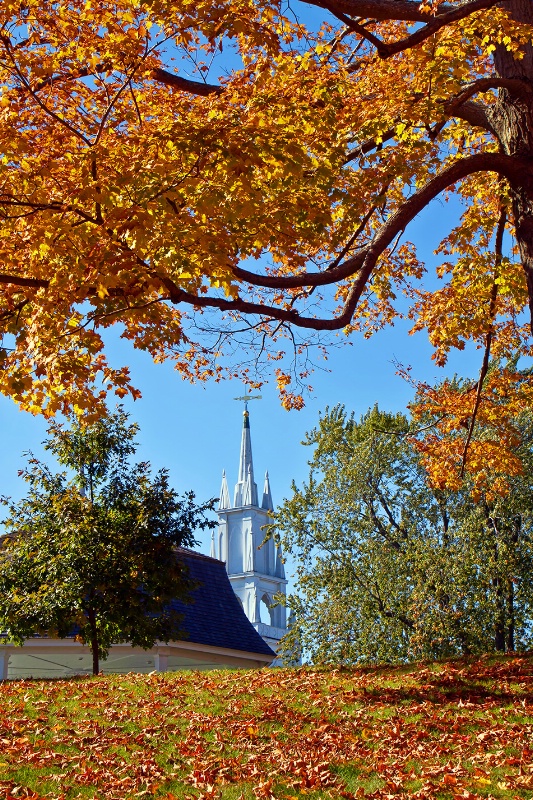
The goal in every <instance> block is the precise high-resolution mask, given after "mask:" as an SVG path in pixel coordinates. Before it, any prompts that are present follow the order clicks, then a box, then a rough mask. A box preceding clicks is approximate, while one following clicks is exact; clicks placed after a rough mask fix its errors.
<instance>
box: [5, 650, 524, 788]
mask: <svg viewBox="0 0 533 800" xmlns="http://www.w3.org/2000/svg"><path fill="white" fill-rule="evenodd" d="M532 682H533V663H532V658H531V656H529V657H517V656H513V657H505V658H503V657H502V658H500V659H492V660H488V659H480V660H471V661H470V662H468V661H466V662H448V663H442V664H438V665H426V666H424V665H422V666H418V667H416V666H410V667H397V668H391V667H388V668H366V669H363V668H362V669H346V670H345V669H320V670H317V669H309V668H304V669H299V670H268V669H266V670H263V671H260V672H240V673H233V672H210V673H203V674H202V673H174V674H153V673H151V674H150V675H138V676H133V675H128V676H115V677H113V678H97V679H86V678H80V679H72V680H70V681H49V682H37V681H35V682H33V681H20V682H18V681H17V682H9V683H4V684H3V685H2V686H1V687H0V699H1V703H2V709H3V715H2V718H1V719H0V765H1V766H0V776H2V778H1V779H0V789H1V791H2V792H3V794H2V797H3V798H5V800H14V798H17V800H20V798H29V799H31V800H43V799H44V798H61V800H67V799H68V798H74V797H78V796H81V795H80V794H79V793H80V791H81V790H84V792H85V793H84V794H83V796H84V797H86V796H88V797H94V798H98V800H126V798H133V797H148V796H154V797H160V798H165V800H174V798H177V797H180V798H181V797H184V796H186V797H188V798H190V800H193V798H194V799H195V800H218V798H222V797H225V796H226V795H225V791H226V789H227V788H228V787H231V786H233V787H235V790H236V792H240V794H239V795H238V796H239V797H240V798H242V800H245V798H250V799H251V800H253V798H256V799H257V800H282V798H283V800H294V799H295V798H298V797H309V798H331V799H332V800H336V799H337V798H338V799H339V800H340V798H345V800H354V798H362V797H368V798H374V799H375V800H395V798H404V797H406V796H408V797H413V798H419V799H420V800H425V799H426V798H427V800H431V799H432V798H437V797H448V798H455V800H474V798H478V797H486V796H487V795H489V796H490V797H492V798H498V797H505V798H509V797H512V798H525V797H529V796H530V794H531V791H532V790H533V761H532V759H533V747H532V735H533V704H532V696H533V695H532ZM17 770H20V772H19V774H18V776H17ZM231 796H232V797H236V796H237V794H236V793H234V794H232V795H231Z"/></svg>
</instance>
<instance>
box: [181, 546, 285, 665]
mask: <svg viewBox="0 0 533 800" xmlns="http://www.w3.org/2000/svg"><path fill="white" fill-rule="evenodd" d="M178 553H179V557H180V558H181V559H182V560H183V562H184V563H185V564H186V566H187V569H188V571H189V577H190V578H192V580H193V581H195V583H198V584H199V586H198V588H197V589H195V590H194V591H193V592H192V602H191V603H189V604H187V603H181V602H180V601H179V600H174V601H173V603H172V605H173V607H174V608H175V609H176V610H178V611H179V612H180V613H181V614H183V615H184V619H183V623H182V627H183V629H184V630H185V631H187V633H188V634H189V635H188V637H187V639H185V641H187V642H195V643H196V644H207V645H211V646H212V647H227V648H229V649H231V650H244V651H247V652H249V653H263V654H264V655H268V656H272V658H273V659H274V658H275V657H276V654H275V653H274V652H273V651H272V650H271V649H270V647H269V646H268V645H267V643H266V642H265V641H264V640H263V639H262V638H261V636H259V634H258V633H257V631H256V630H255V628H254V627H253V625H252V624H251V622H250V621H249V620H248V617H247V616H246V614H245V613H244V611H243V609H242V606H241V604H240V603H239V601H238V599H237V596H236V594H235V592H234V591H233V589H232V588H231V583H230V582H229V578H228V573H227V572H226V567H225V564H224V562H223V561H218V560H217V559H215V558H209V556H204V555H202V554H201V553H196V552H195V551H194V550H187V549H185V548H181V547H180V548H179V550H178Z"/></svg>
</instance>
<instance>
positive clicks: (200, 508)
mask: <svg viewBox="0 0 533 800" xmlns="http://www.w3.org/2000/svg"><path fill="white" fill-rule="evenodd" d="M136 432H137V426H136V425H130V424H128V421H127V415H126V414H125V413H124V412H123V411H121V410H118V411H117V412H116V413H115V414H112V415H110V416H109V417H108V418H106V419H104V420H101V421H98V422H96V423H94V424H93V425H92V426H90V427H82V426H80V425H79V423H76V424H74V425H73V426H72V427H71V428H70V429H66V428H65V427H63V426H61V425H58V424H54V425H52V426H51V428H50V430H49V433H50V437H49V439H48V440H47V442H46V446H47V449H49V450H51V451H52V452H53V453H54V454H55V455H56V456H57V458H58V461H59V462H60V464H62V465H63V466H66V467H67V468H68V469H69V470H70V471H71V477H70V478H69V476H68V475H67V474H66V473H53V472H52V471H51V470H50V469H49V468H48V467H47V466H46V465H45V464H42V463H40V462H39V461H37V460H36V459H34V458H31V459H30V465H29V468H28V470H27V471H26V472H25V473H24V479H25V480H26V481H27V482H28V484H29V487H30V490H29V493H28V496H27V497H26V498H25V499H23V500H22V501H20V502H18V503H12V502H9V501H8V500H4V502H5V503H6V504H7V505H8V506H9V517H8V519H7V520H5V526H6V535H5V536H4V537H3V538H2V539H1V541H0V626H1V628H2V630H3V631H4V632H5V633H7V635H8V636H9V637H10V638H11V639H12V640H13V641H14V642H15V643H16V644H23V642H24V640H25V639H27V638H28V637H30V636H32V635H33V634H35V633H41V634H42V633H47V634H48V635H50V636H53V635H56V636H58V637H59V638H64V637H66V636H73V635H75V636H76V637H77V639H78V640H79V641H81V642H83V643H84V644H87V645H89V647H90V648H91V651H92V655H93V672H94V674H97V673H98V670H99V661H100V659H101V658H105V657H106V655H107V652H108V650H109V647H110V646H111V645H112V644H113V643H116V642H124V641H125V642H130V643H131V644H132V645H135V646H137V647H144V648H149V647H152V646H153V644H154V643H155V642H156V641H157V640H160V641H166V642H168V641H169V640H170V639H176V638H179V637H180V635H183V631H182V630H181V627H180V624H181V620H182V615H181V614H180V613H179V612H178V611H177V609H176V607H175V606H174V605H173V604H172V602H171V601H172V600H184V601H185V602H186V601H187V598H188V596H189V592H190V590H191V588H193V586H192V584H191V581H190V579H189V578H188V576H187V573H186V570H185V568H184V566H183V564H182V563H181V562H180V559H179V556H178V554H177V551H176V548H177V547H180V546H188V545H192V544H195V539H194V531H195V529H198V528H205V527H211V526H212V525H213V523H212V522H211V521H208V520H207V519H206V517H205V512H206V511H207V510H211V509H212V506H213V503H212V502H209V503H206V504H204V505H197V504H196V503H195V502H194V494H193V493H192V492H189V493H188V494H186V495H184V497H179V496H178V495H177V493H176V492H175V491H174V490H173V489H171V487H170V486H169V482H168V475H167V474H166V472H165V471H161V472H159V473H158V474H157V475H155V476H154V477H152V476H151V474H150V468H149V465H148V464H147V463H140V464H137V465H135V466H130V465H129V464H128V458H129V456H131V455H132V454H133V453H134V452H135V443H134V438H135V434H136Z"/></svg>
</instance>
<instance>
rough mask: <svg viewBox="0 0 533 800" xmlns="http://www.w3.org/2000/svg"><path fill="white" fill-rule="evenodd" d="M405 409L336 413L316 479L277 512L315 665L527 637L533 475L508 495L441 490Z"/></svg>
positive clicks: (313, 435) (322, 430) (327, 420)
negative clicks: (431, 479)
mask: <svg viewBox="0 0 533 800" xmlns="http://www.w3.org/2000/svg"><path fill="white" fill-rule="evenodd" d="M409 429H410V422H409V420H408V418H407V417H406V416H405V415H403V414H395V415H393V414H387V413H384V412H381V411H380V410H379V409H378V408H377V407H374V408H373V409H371V410H369V411H368V412H367V413H366V414H365V415H364V416H363V417H362V418H361V420H360V421H359V422H357V421H356V420H355V419H354V417H353V415H352V416H349V415H347V414H346V412H345V410H344V408H343V407H341V406H337V407H335V408H333V409H331V410H330V409H326V411H325V413H324V414H323V415H321V417H320V420H319V424H318V426H317V428H315V429H314V430H312V431H311V432H310V433H309V434H308V435H307V438H306V441H305V442H304V443H305V444H307V445H311V446H314V447H315V450H314V454H313V457H312V459H311V460H310V462H309V465H310V475H309V479H308V481H307V482H306V483H304V484H303V486H302V487H301V488H298V487H297V486H296V485H294V484H293V493H292V496H291V497H290V498H289V499H288V500H286V501H285V502H284V503H283V505H282V506H281V508H280V509H279V511H278V513H277V515H276V521H275V529H274V530H275V533H274V535H276V536H277V537H278V538H279V540H280V542H281V544H282V545H283V547H284V549H285V552H286V553H288V554H290V555H291V556H293V557H294V558H295V559H296V562H297V584H296V594H295V595H294V596H292V597H290V598H289V600H288V602H289V603H290V605H291V607H292V608H293V609H294V612H295V624H294V626H293V628H292V631H291V632H290V634H289V635H288V637H287V643H286V644H287V649H288V651H289V652H290V648H291V647H293V646H294V644H295V642H296V641H297V640H299V641H300V642H301V645H302V647H303V649H304V650H305V651H306V652H307V653H308V655H309V657H310V658H311V659H312V660H313V661H316V662H323V661H333V662H339V661H341V662H344V663H356V662H376V661H404V660H409V659H412V658H419V657H425V658H439V657H446V656H450V655H456V654H469V653H473V652H484V651H488V650H494V649H496V650H505V649H509V650H514V649H515V648H516V649H519V648H523V647H526V646H527V645H528V643H529V642H530V641H531V634H530V628H531V621H532V612H533V596H532V592H531V586H530V584H531V575H532V574H533V561H532V556H533V546H532V545H533V542H532V538H531V533H532V531H533V508H532V501H531V499H530V498H531V489H532V484H533V469H532V468H531V466H532V465H531V453H530V454H529V464H530V467H529V468H527V469H526V470H525V472H524V475H522V476H519V477H516V478H515V479H514V480H515V484H514V486H513V488H512V492H511V494H510V495H509V496H508V497H506V498H502V497H499V498H496V499H494V498H493V499H492V500H490V501H489V500H487V498H482V499H481V500H480V501H479V502H474V500H473V499H472V495H471V492H470V488H471V487H470V486H469V485H468V484H467V483H466V482H465V484H464V488H463V489H462V490H461V491H456V492H453V493H452V492H450V491H448V490H446V491H445V490H442V489H438V488H431V487H429V486H428V483H427V475H426V472H425V470H424V468H423V466H422V465H421V463H420V456H419V454H418V453H417V451H416V449H415V447H413V443H412V441H410V440H409V439H408V437H406V436H405V433H406V432H407V431H409Z"/></svg>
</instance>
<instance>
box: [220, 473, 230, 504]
mask: <svg viewBox="0 0 533 800" xmlns="http://www.w3.org/2000/svg"><path fill="white" fill-rule="evenodd" d="M218 508H219V511H222V510H223V509H224V508H231V500H230V497H229V489H228V481H227V480H226V470H223V471H222V486H221V487H220V499H219V501H218Z"/></svg>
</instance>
